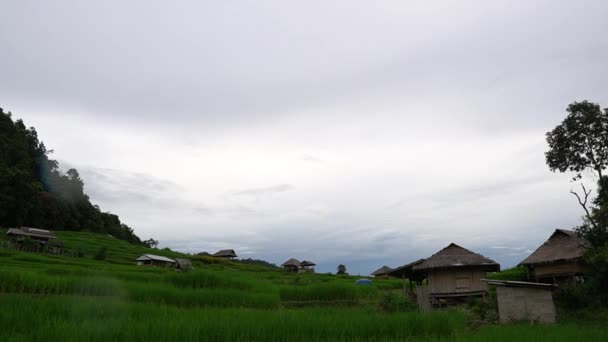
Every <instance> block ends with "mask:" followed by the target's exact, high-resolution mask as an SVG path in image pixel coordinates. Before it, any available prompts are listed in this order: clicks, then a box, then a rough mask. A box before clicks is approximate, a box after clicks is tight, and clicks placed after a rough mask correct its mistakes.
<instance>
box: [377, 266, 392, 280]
mask: <svg viewBox="0 0 608 342" xmlns="http://www.w3.org/2000/svg"><path fill="white" fill-rule="evenodd" d="M392 270H393V269H392V268H390V267H388V266H386V265H384V266H382V267H380V268H379V269H377V270H375V271H374V272H372V275H373V276H374V278H388V277H389V272H390V271H392Z"/></svg>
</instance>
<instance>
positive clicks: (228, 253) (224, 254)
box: [212, 249, 237, 259]
mask: <svg viewBox="0 0 608 342" xmlns="http://www.w3.org/2000/svg"><path fill="white" fill-rule="evenodd" d="M212 256H213V257H215V258H224V259H233V258H236V257H237V255H236V253H235V252H234V249H222V250H221V251H219V252H216V253H215V254H213V255H212Z"/></svg>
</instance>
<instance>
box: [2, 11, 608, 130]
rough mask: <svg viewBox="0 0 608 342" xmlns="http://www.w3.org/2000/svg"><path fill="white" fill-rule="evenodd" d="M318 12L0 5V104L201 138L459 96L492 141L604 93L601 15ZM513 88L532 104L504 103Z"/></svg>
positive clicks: (606, 47)
mask: <svg viewBox="0 0 608 342" xmlns="http://www.w3.org/2000/svg"><path fill="white" fill-rule="evenodd" d="M118 5H120V8H121V10H120V11H117V10H116V6H118ZM318 5H319V4H317V5H315V4H313V3H310V4H307V5H306V6H301V5H296V4H291V6H295V7H297V10H294V9H293V8H291V7H290V6H289V7H286V6H285V5H284V3H282V2H279V1H271V2H268V3H265V4H259V3H253V4H245V3H241V4H240V5H239V6H238V9H237V8H235V7H233V6H232V5H228V4H209V3H205V4H203V3H198V2H186V3H182V4H180V5H175V4H172V6H170V7H168V6H167V5H166V4H165V3H161V2H146V4H145V5H143V3H139V2H134V3H129V4H124V3H118V2H111V1H110V2H104V3H86V4H84V3H82V4H74V3H73V2H70V1H54V2H53V3H52V4H50V3H48V4H47V3H44V2H43V3H36V4H35V5H33V4H32V3H30V2H28V1H19V2H9V3H4V4H3V5H2V6H1V7H0V13H4V14H5V16H4V17H3V20H2V21H0V44H1V45H2V46H3V47H4V48H3V63H2V66H0V72H1V73H2V74H3V79H4V81H3V82H2V84H1V85H0V90H1V91H2V93H3V94H5V97H6V100H13V101H11V102H14V103H23V104H26V103H28V102H32V99H34V100H35V101H36V102H39V103H41V104H45V105H52V106H54V107H56V108H73V109H75V110H78V111H79V112H80V113H81V115H105V116H112V117H113V118H114V119H115V120H122V121H125V120H128V121H132V122H134V123H138V124H140V123H141V120H140V118H141V117H145V118H146V119H147V120H146V121H147V122H162V123H163V124H167V122H166V120H165V119H166V118H167V117H171V118H173V120H171V121H172V124H178V123H179V121H180V120H188V121H189V122H198V123H204V127H214V126H216V125H218V124H222V125H233V124H234V122H235V119H237V120H238V121H240V124H242V125H248V124H250V123H251V122H253V121H259V120H264V118H268V117H269V116H277V115H279V114H284V113H285V112H290V111H292V110H298V109H302V108H310V107H315V106H317V107H318V106H324V105H327V104H331V103H343V102H345V101H352V99H353V98H356V99H362V98H363V97H365V96H369V95H370V94H376V95H382V94H390V93H392V94H393V95H394V96H397V97H401V98H404V97H405V98H409V99H411V100H413V101H414V100H419V99H424V98H434V99H438V98H441V96H444V97H443V98H444V99H445V98H448V97H454V96H456V97H461V96H463V95H464V96H465V97H467V98H468V100H466V101H465V104H464V106H465V108H469V109H471V110H472V112H478V111H482V112H485V113H486V115H484V116H476V115H467V114H465V115H463V116H462V117H461V120H466V121H467V122H468V123H469V124H470V125H481V126H482V127H487V128H493V129H495V130H496V129H503V128H505V126H507V125H517V126H521V123H535V124H539V123H541V122H545V121H544V119H546V118H547V117H552V116H553V115H557V116H559V115H561V113H562V112H563V108H564V101H570V100H575V99H578V97H579V96H580V95H581V92H580V91H578V90H574V89H572V87H570V86H569V85H568V84H569V83H572V84H573V85H574V84H575V85H576V88H579V89H580V88H581V86H584V85H585V84H587V85H589V86H585V88H586V89H585V90H586V92H585V93H586V94H587V95H588V96H591V97H601V96H602V94H603V93H602V92H603V89H605V88H604V87H603V86H602V84H603V79H602V78H601V75H602V74H605V73H606V72H608V69H607V68H608V66H606V63H604V62H603V59H602V56H604V55H606V52H607V51H608V44H607V43H608V42H607V41H606V38H605V37H606V36H605V35H604V34H603V32H605V25H604V24H603V22H604V20H603V18H604V17H605V14H606V13H607V12H608V6H607V5H606V4H604V3H602V2H597V1H587V2H584V4H582V3H576V4H573V3H570V2H565V1H564V2H554V1H541V2H535V3H534V5H529V4H519V5H513V4H512V3H508V4H507V3H506V2H498V3H496V2H493V3H491V4H490V3H487V2H483V1H469V2H465V3H459V4H458V6H455V5H454V4H445V3H443V2H441V3H432V2H430V3H428V5H426V6H421V5H419V4H416V5H413V4H405V3H402V4H399V3H392V4H389V3H377V4H375V6H370V5H369V3H365V2H359V3H358V4H357V5H349V6H348V7H344V6H343V4H341V3H339V2H330V3H326V2H323V5H322V6H323V11H318V7H317V6H318ZM141 6H145V7H146V11H144V12H142V11H141ZM440 8H449V10H445V11H441V10H439V9H440ZM581 8H585V9H586V10H585V11H584V17H585V19H584V20H580V19H581V17H580V15H582V14H581V13H580V9H581ZM447 13H449V15H447ZM538 13H543V18H544V20H542V21H540V20H538ZM133 18H137V21H136V22H134V21H133ZM336 18H342V20H339V21H338V22H336V20H337V19H336ZM311 21H314V22H315V23H316V24H315V25H312V26H311V25H310V22H311ZM235 22H238V25H235V24H234V23H235ZM262 23H263V24H262ZM362 23H365V24H362ZM524 35H525V37H524ZM556 78H557V79H559V81H560V82H554V81H555V80H556ZM581 78H583V79H584V81H582V79H581ZM522 79H525V80H526V81H527V82H521V80H522ZM543 79H545V80H547V81H548V82H550V84H545V87H543V88H544V91H543V93H544V94H543V95H542V96H540V95H539V94H538V93H537V92H536V89H538V87H537V84H536V83H537V82H538V80H543ZM522 83H523V84H530V86H529V89H527V90H526V91H525V92H521V91H519V92H517V93H514V94H511V93H513V92H514V91H516V90H518V89H522ZM524 87H525V86H524ZM435 94H437V96H438V97H437V98H436V97H435ZM564 94H567V97H568V99H567V100H564V99H563V95H564ZM471 96H478V97H479V98H475V99H473V98H471ZM523 98H525V101H523ZM548 101H555V105H554V106H549V107H547V109H543V108H542V106H546V103H547V102H548ZM507 102H509V103H511V105H510V106H508V107H507V106H505V104H506V103H507ZM524 102H525V105H524V104H523V103H524ZM448 103H449V102H448ZM8 105H11V104H10V103H9V104H8ZM16 109H18V108H16ZM410 115H412V116H414V115H415V113H412V114H410ZM507 116H509V117H511V118H517V120H508V121H507V120H505V118H506V117H507Z"/></svg>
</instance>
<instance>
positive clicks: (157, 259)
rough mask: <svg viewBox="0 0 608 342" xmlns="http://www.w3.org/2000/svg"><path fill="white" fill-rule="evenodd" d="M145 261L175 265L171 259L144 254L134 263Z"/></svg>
mask: <svg viewBox="0 0 608 342" xmlns="http://www.w3.org/2000/svg"><path fill="white" fill-rule="evenodd" d="M146 260H155V261H164V262H170V263H175V260H173V259H169V258H167V257H164V256H161V255H154V254H144V255H142V256H140V257H139V258H137V259H135V261H146Z"/></svg>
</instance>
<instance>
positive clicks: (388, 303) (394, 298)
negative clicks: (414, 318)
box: [378, 291, 416, 312]
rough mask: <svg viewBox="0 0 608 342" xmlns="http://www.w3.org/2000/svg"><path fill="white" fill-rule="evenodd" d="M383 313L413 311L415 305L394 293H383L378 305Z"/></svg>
mask: <svg viewBox="0 0 608 342" xmlns="http://www.w3.org/2000/svg"><path fill="white" fill-rule="evenodd" d="M378 305H379V307H380V309H381V310H383V311H387V312H404V311H415V310H416V304H414V303H412V302H411V301H409V300H408V299H407V298H406V297H405V296H403V295H401V294H399V293H395V292H392V291H391V292H385V293H384V294H383V295H382V296H381V297H380V301H379V303H378Z"/></svg>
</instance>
